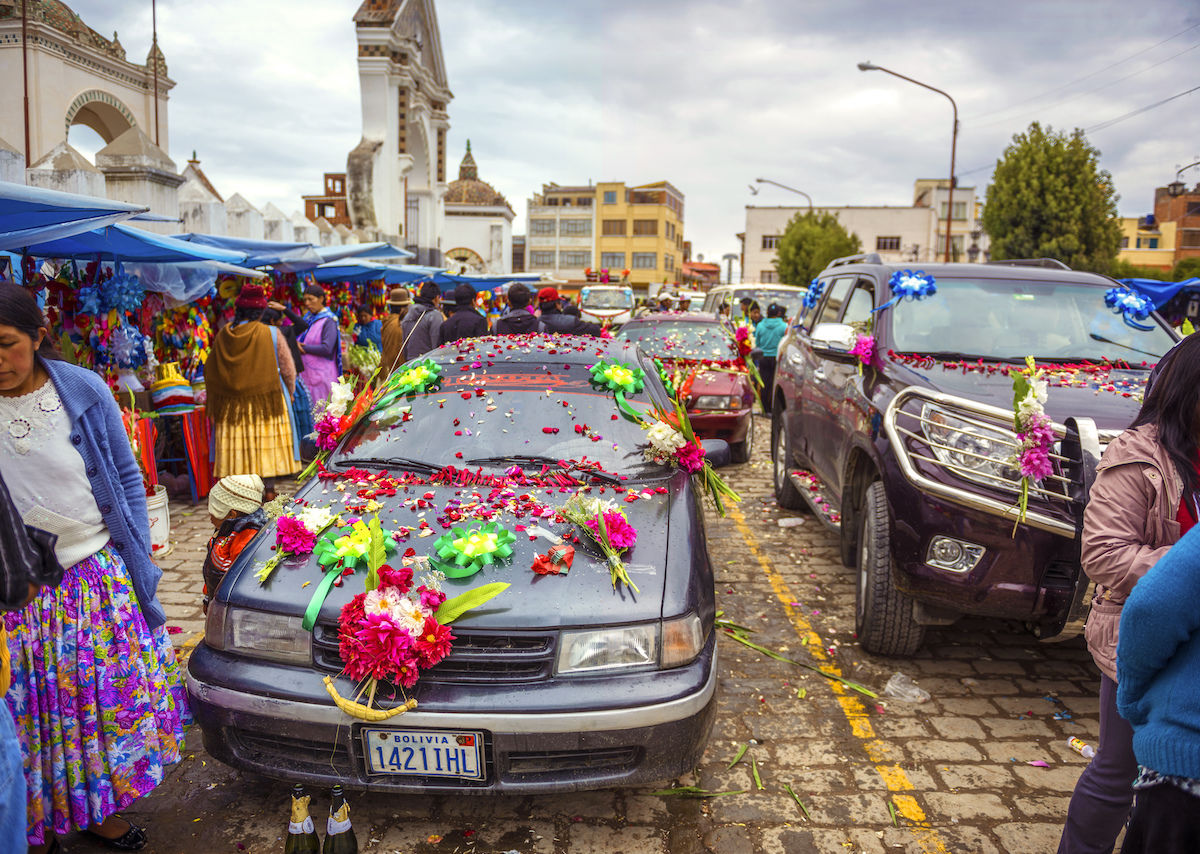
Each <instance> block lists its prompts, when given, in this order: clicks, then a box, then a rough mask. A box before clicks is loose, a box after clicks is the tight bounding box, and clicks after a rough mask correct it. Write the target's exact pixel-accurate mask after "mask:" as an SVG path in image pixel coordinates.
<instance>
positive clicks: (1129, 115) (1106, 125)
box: [1083, 86, 1200, 133]
mask: <svg viewBox="0 0 1200 854" xmlns="http://www.w3.org/2000/svg"><path fill="white" fill-rule="evenodd" d="M1197 91H1200V86H1193V87H1192V88H1191V89H1185V90H1184V91H1182V92H1178V93H1176V94H1174V95H1172V96H1171V97H1169V98H1163V99H1162V100H1161V101H1155V102H1154V103H1153V104H1147V105H1146V106H1144V107H1138V108H1137V109H1136V110H1130V111H1129V112H1128V113H1125V114H1124V115H1122V116H1117V117H1116V118H1113V119H1108V120H1107V121H1103V122H1100V123H1099V124H1094V125H1092V126H1091V127H1088V128H1084V129H1083V132H1084V133H1091V132H1092V131H1097V130H1104V129H1105V128H1110V127H1112V126H1113V125H1115V124H1117V123H1118V122H1123V121H1125V120H1126V119H1131V118H1133V117H1134V116H1137V115H1141V114H1142V113H1145V112H1148V111H1149V110H1153V109H1155V108H1156V107H1161V106H1162V105H1163V104H1168V103H1170V102H1171V101H1174V100H1175V99H1176V98H1182V97H1183V96H1184V95H1190V94H1192V93H1193V92H1197Z"/></svg>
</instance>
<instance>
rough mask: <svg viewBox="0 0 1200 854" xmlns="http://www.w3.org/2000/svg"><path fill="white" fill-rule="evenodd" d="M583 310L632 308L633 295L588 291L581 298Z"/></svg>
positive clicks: (612, 291) (619, 292)
mask: <svg viewBox="0 0 1200 854" xmlns="http://www.w3.org/2000/svg"><path fill="white" fill-rule="evenodd" d="M583 307H584V308H632V307H633V294H627V293H625V292H624V291H618V290H611V291H609V290H606V291H588V294H587V296H586V297H584V298H583Z"/></svg>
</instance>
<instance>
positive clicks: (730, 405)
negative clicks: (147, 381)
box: [692, 394, 742, 410]
mask: <svg viewBox="0 0 1200 854" xmlns="http://www.w3.org/2000/svg"><path fill="white" fill-rule="evenodd" d="M741 404H742V399H741V398H740V397H731V396H730V395H727V394H701V395H697V396H696V397H695V398H694V399H693V400H692V409H717V410H725V409H737V408H738V407H739V406H741Z"/></svg>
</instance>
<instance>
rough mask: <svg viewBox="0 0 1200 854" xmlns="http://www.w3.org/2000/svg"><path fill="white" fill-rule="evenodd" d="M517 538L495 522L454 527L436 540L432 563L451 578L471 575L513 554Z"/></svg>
mask: <svg viewBox="0 0 1200 854" xmlns="http://www.w3.org/2000/svg"><path fill="white" fill-rule="evenodd" d="M516 539H517V538H516V535H515V534H513V533H512V532H511V531H508V530H506V529H504V528H501V527H500V526H499V525H497V524H496V523H495V522H488V523H487V524H486V525H482V526H480V527H478V528H469V529H468V528H460V527H455V528H451V529H450V533H448V534H442V536H440V537H438V538H437V540H436V541H435V542H434V544H433V551H434V554H433V556H432V558H431V563H433V564H434V565H435V566H436V568H437V569H439V570H441V571H442V572H444V573H446V577H447V578H469V577H470V576H472V575H474V574H475V573H477V572H479V570H481V569H483V568H484V567H485V566H491V565H492V564H493V563H495V562H496V561H497V560H504V559H506V558H509V557H511V556H512V552H513V550H512V544H513V543H514V542H515V541H516Z"/></svg>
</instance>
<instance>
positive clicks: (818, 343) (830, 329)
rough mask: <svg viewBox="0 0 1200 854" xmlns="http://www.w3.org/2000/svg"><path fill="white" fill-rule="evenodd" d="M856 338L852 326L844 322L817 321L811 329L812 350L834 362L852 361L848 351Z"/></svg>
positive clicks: (852, 347)
mask: <svg viewBox="0 0 1200 854" xmlns="http://www.w3.org/2000/svg"><path fill="white" fill-rule="evenodd" d="M857 340H858V334H857V333H856V332H855V331H854V327H853V326H847V325H846V324H844V323H818V324H817V325H816V328H814V329H813V331H812V348H813V352H814V353H816V354H817V355H818V356H820V357H821V358H823V359H830V360H832V361H835V362H847V363H849V362H853V361H854V360H855V358H856V357H855V356H852V355H850V351H851V350H852V349H854V344H855V342H856V341H857Z"/></svg>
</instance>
